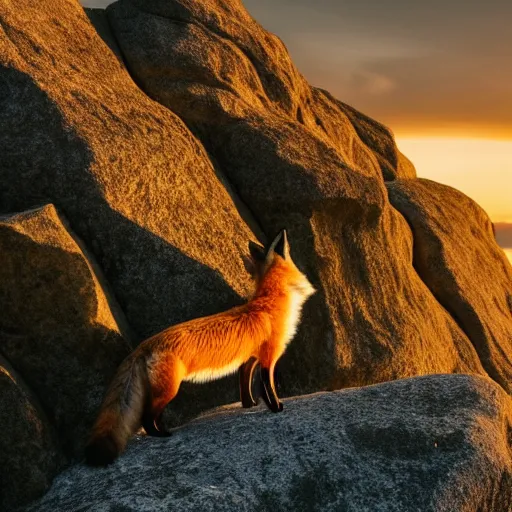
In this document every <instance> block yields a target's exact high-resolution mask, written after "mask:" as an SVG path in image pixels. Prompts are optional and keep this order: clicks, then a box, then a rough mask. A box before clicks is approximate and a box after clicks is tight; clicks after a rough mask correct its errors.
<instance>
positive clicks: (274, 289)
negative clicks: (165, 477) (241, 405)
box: [86, 234, 314, 465]
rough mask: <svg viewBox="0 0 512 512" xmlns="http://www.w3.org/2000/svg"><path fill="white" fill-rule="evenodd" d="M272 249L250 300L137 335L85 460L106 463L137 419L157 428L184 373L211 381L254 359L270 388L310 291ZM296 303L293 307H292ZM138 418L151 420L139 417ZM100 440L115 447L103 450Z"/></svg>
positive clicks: (288, 260) (287, 261)
mask: <svg viewBox="0 0 512 512" xmlns="http://www.w3.org/2000/svg"><path fill="white" fill-rule="evenodd" d="M284 240H285V242H286V234H284ZM286 243H287V242H286ZM271 256H272V257H271V258H270V257H269V256H267V259H266V260H265V263H264V264H263V263H260V266H261V267H262V268H261V269H260V275H259V278H257V286H256V292H255V294H254V296H253V298H252V299H251V300H249V302H247V303H246V304H244V305H242V306H238V307H235V308H232V309H230V310H228V311H225V312H222V313H219V314H216V315H211V316H208V317H203V318H197V319H194V320H190V321H188V322H184V323H181V324H178V325H175V326H172V327H169V328H168V329H165V330H164V331H162V332H160V333H158V334H156V335H154V336H152V337H151V338H149V339H147V340H146V341H144V342H142V343H141V344H140V345H139V347H138V348H137V349H136V350H135V351H134V352H133V353H132V354H131V355H130V356H129V357H128V358H127V359H126V360H125V361H124V362H123V363H122V365H121V366H120V368H119V370H118V373H117V375H116V377H115V378H114V381H113V382H112V384H111V385H110V387H109V390H108V391H107V395H106V398H105V400H104V403H103V406H102V409H101V411H100V414H99V417H98V419H97V421H96V424H95V425H94V427H93V432H92V436H91V440H90V441H89V444H88V446H87V448H86V456H87V460H88V462H89V463H91V464H99V465H103V464H108V463H110V462H111V461H112V460H113V459H114V458H115V457H116V456H117V455H118V454H119V453H120V452H121V451H122V450H123V449H124V447H125V445H126V442H127V440H128V438H129V437H130V435H132V433H133V432H134V430H136V429H137V428H138V427H139V426H140V424H141V422H142V423H143V424H144V427H145V428H146V430H151V431H156V432H159V431H160V429H161V427H160V425H159V422H160V416H161V414H162V411H163V409H164V408H165V406H166V405H167V404H168V403H169V402H170V401H171V400H172V399H173V398H174V397H175V396H176V394H177V393H178V390H179V387H180V384H181V382H182V381H184V380H191V381H196V382H206V381H208V380H214V379H217V378H220V377H223V376H224V375H227V374H229V373H233V372H234V371H236V370H238V368H239V367H240V366H241V365H242V364H243V363H245V362H246V361H248V360H249V359H250V358H255V359H256V360H258V361H259V362H260V364H261V366H262V368H265V369H268V370H269V371H270V386H271V388H272V389H271V391H272V392H273V394H274V395H275V388H274V382H273V370H274V366H275V364H276V362H277V361H278V359H279V358H280V357H281V355H282V354H283V352H284V351H285V349H286V346H287V344H288V342H289V341H290V340H291V337H292V336H293V334H294V332H295V330H294V329H295V325H293V326H292V328H290V318H291V316H293V315H295V317H296V322H298V317H299V314H300V306H302V303H303V302H304V301H305V300H306V299H307V297H308V296H309V295H310V294H311V293H313V292H314V290H313V288H312V287H311V285H310V284H309V282H308V281H307V279H306V277H305V276H304V275H303V274H302V273H301V272H300V271H299V270H298V269H297V267H296V266H295V265H294V263H293V261H292V260H291V258H289V257H286V258H285V257H281V256H279V255H278V254H273V253H272V254H271ZM254 263H255V265H256V264H258V262H254ZM294 297H295V299H294ZM297 297H299V299H300V300H299V299H297ZM295 303H297V305H298V306H297V308H298V311H297V312H295V311H291V309H292V308H294V307H295ZM292 320H293V318H292ZM276 400H277V395H276ZM267 403H268V402H267ZM281 408H282V406H281ZM145 415H146V416H145ZM144 417H149V418H150V420H151V423H147V422H146V423H144V421H143V418H144ZM148 433H149V432H148ZM155 435H156V434H155ZM105 439H108V441H105ZM105 445H108V447H110V446H115V449H110V448H109V449H108V450H107V453H104V454H103V455H102V453H103V452H104V451H105ZM112 452H115V453H112Z"/></svg>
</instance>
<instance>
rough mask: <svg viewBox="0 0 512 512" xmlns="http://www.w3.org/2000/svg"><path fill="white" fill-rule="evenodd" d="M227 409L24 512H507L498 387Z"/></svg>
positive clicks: (465, 385) (139, 446)
mask: <svg viewBox="0 0 512 512" xmlns="http://www.w3.org/2000/svg"><path fill="white" fill-rule="evenodd" d="M284 407H285V409H284V411H283V412H282V413H281V414H272V413H270V412H269V411H267V410H265V409H261V408H259V409H256V410H252V411H251V412H244V411H242V410H241V409H238V408H236V409H232V408H225V409H223V410H220V411H216V412H213V413H211V414H208V415H207V416H205V417H203V418H200V419H199V420H196V421H194V422H193V423H191V424H189V425H188V426H186V427H182V428H180V429H179V430H176V431H175V432H174V434H173V436H172V437H170V438H166V439H155V438H138V439H135V440H134V441H133V442H132V443H131V445H129V447H128V450H127V452H125V454H123V455H122V456H121V458H120V459H118V460H117V461H116V462H115V463H114V464H113V465H112V466H110V467H108V468H106V469H91V468H88V467H85V466H82V465H78V466H75V467H73V468H70V469H69V470H67V471H65V472H64V473H63V474H61V475H60V476H59V477H58V478H57V479H56V480H55V483H54V485H53V487H52V489H51V490H50V492H49V493H48V494H47V495H46V496H45V497H44V498H43V499H42V500H40V501H39V502H37V503H35V504H34V505H33V506H31V507H29V508H28V509H27V510H28V511H34V512H35V511H38V512H46V511H53V510H84V511H85V510H123V511H126V512H128V511H134V512H135V511H137V512H139V511H150V510H151V511H152V510H188V511H201V512H203V511H213V510H215V511H237V512H238V511H256V510H257V511H273V512H279V511H285V510H297V511H306V510H307V511H322V512H326V511H340V510H343V511H347V512H366V511H368V512H370V511H371V512H373V511H377V510H378V511H382V512H388V511H389V512H391V511H393V512H409V511H411V512H412V511H417V510H421V511H424V512H429V511H432V512H434V511H435V512H454V511H457V512H474V511H476V510H478V511H480V512H505V511H507V510H509V507H510V506H511V504H512V457H511V451H510V448H511V446H510V432H511V421H512V401H511V399H510V397H509V396H508V395H507V394H506V393H505V392H504V391H503V390H502V389H501V388H500V387H499V386H498V385H497V384H495V383H494V382H493V381H491V380H490V379H486V378H482V377H474V376H467V375H435V376H427V377H417V378H412V379H407V380H401V381H395V382H390V383H385V384H380V385H376V386H369V387H366V388H361V389H349V390H342V391H336V392H332V393H318V394H315V395H311V396H303V397H298V398H293V399H289V400H285V401H284Z"/></svg>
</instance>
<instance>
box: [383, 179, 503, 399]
mask: <svg viewBox="0 0 512 512" xmlns="http://www.w3.org/2000/svg"><path fill="white" fill-rule="evenodd" d="M388 190H389V198H390V200H391V203H392V204H393V206H394V207H395V208H396V209H397V210H399V211H400V212H401V213H402V214H403V215H404V217H405V218H406V219H407V222H408V223H409V224H410V226H411V229H412V231H413V236H414V255H413V263H414V266H415V268H416V270H417V272H418V274H419V276H420V277H421V279H422V280H423V281H424V282H425V284H426V285H427V286H428V287H429V289H430V290H431V291H432V293H433V295H434V296H435V297H436V299H437V300H438V301H439V303H440V304H442V306H443V307H444V308H445V309H446V310H447V311H448V312H449V313H450V315H451V316H452V317H453V318H454V319H456V321H457V323H458V325H459V326H460V327H461V328H462V330H463V331H464V332H465V333H466V335H467V337H468V338H469V339H470V340H471V343H472V344H473V346H474V347H475V349H476V351H477V353H478V355H479V357H480V361H481V362H482V365H483V367H484V368H485V370H486V371H487V373H488V374H489V376H491V377H492V378H493V379H494V380H495V381H496V382H498V383H499V384H501V385H502V386H503V388H504V389H505V390H507V391H508V392H509V393H510V392H512V361H511V358H510V356H511V354H512V267H511V265H510V263H509V261H508V260H507V257H506V256H505V254H503V251H502V250H501V249H500V247H499V246H498V244H497V242H496V240H495V238H494V233H493V227H492V223H491V221H490V219H489V217H488V215H487V214H486V213H485V211H484V210H483V209H482V208H480V207H479V206H478V205H477V204H476V203H475V202H474V201H473V200H472V199H470V198H469V197H467V196H466V195H464V194H463V193H462V192H459V191H458V190H455V189H454V188H451V187H448V186H446V185H441V184H439V183H435V182H433V181H430V180H425V179H416V180H397V181H394V182H392V183H388Z"/></svg>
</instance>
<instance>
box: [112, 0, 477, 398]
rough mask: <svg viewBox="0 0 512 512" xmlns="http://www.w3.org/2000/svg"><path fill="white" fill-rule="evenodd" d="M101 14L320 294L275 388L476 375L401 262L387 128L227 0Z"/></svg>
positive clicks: (143, 80)
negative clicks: (305, 70)
mask: <svg viewBox="0 0 512 512" xmlns="http://www.w3.org/2000/svg"><path fill="white" fill-rule="evenodd" d="M107 12H108V17H109V20H110V23H111V26H112V28H113V31H114V34H115V36H116V38H117V40H118V43H119V46H120V48H121V51H122V53H123V55H124V57H125V59H126V62H127V65H128V67H129V69H130V71H131V72H132V73H133V75H134V77H135V79H136V80H137V83H139V84H140V85H141V87H142V88H143V89H144V90H145V91H146V92H147V93H148V94H149V95H150V96H152V97H153V98H155V99H156V100H157V101H159V102H161V103H163V104H164V105H166V106H168V107H169V108H170V109H171V110H173V111H174V112H176V113H178V114H179V115H180V117H181V118H182V119H184V120H185V122H186V123H187V125H188V126H189V127H190V128H191V130H192V131H193V132H194V133H195V134H196V135H197V136H198V137H199V138H200V139H201V140H202V142H203V143H204V144H205V146H206V148H207V149H208V151H209V152H210V154H212V155H214V157H215V159H216V161H217V162H218V165H219V166H220V168H221V169H222V171H223V173H225V174H226V176H227V177H228V179H229V181H230V182H231V183H233V184H234V186H235V188H236V190H237V191H238V193H239V194H240V197H241V198H242V199H243V201H244V203H245V204H246V205H248V206H249V208H250V209H251V211H252V212H253V213H254V214H255V216H256V217H257V219H258V221H259V222H260V224H261V225H262V227H263V229H264V231H265V232H266V233H267V234H272V233H273V232H275V231H276V230H277V228H279V227H281V226H286V227H287V229H288V231H289V233H290V238H291V241H292V254H293V256H294V258H295V259H296V260H297V261H298V263H299V265H300V266H301V268H303V269H305V270H306V271H307V274H308V276H310V277H311V280H312V281H313V283H314V285H315V287H316V288H317V289H318V290H319V293H318V294H317V295H316V296H315V297H313V298H312V299H311V300H310V301H309V303H308V304H307V305H306V308H305V315H304V316H305V321H304V325H303V327H302V328H301V330H300V331H299V335H298V336H297V338H296V340H295V341H294V342H293V343H292V345H291V347H290V349H289V351H288V354H287V356H285V358H283V362H282V364H281V365H280V370H281V375H282V378H281V387H282V391H283V392H284V393H285V394H297V393H304V392H310V391H314V390H318V389H325V388H337V387H340V386H354V385H356V386H357V385H364V384H369V383H374V382H379V381H384V380H389V379H393V378H398V377H404V376H411V375H417V374H422V373H431V372H457V371H462V372H476V373H484V372H483V369H482V367H481V365H480V362H479V360H478V357H477V354H476V352H475V351H474V348H473V347H472V345H471V343H470V342H469V340H468V339H467V337H466V336H465V335H464V333H463V332H462V331H461V329H460V328H459V327H458V326H457V325H456V323H455V322H454V321H453V319H452V318H450V317H449V315H447V314H446V311H445V310H444V309H443V308H442V307H441V306H440V305H439V304H438V303H437V302H436V300H435V299H434V297H433V296H432V294H431V292H430V291H429V290H428V288H427V287H426V286H425V285H424V283H423V282H422V281H421V280H420V279H419V278H418V276H417V274H416V272H415V270H414V268H413V266H412V264H411V252H412V237H411V233H410V230H409V228H408V226H407V224H406V222H405V221H404V219H403V218H402V217H401V215H399V214H398V213H397V212H396V211H395V210H393V209H392V208H391V207H390V205H389V202H388V199H387V193H386V189H385V186H384V179H393V178H396V177H407V178H413V177H414V176H415V174H414V169H413V168H412V166H411V165H410V164H409V163H408V161H407V160H406V159H405V158H403V157H402V156H401V155H400V153H399V152H398V150H397V149H396V146H395V144H394V142H393V139H392V136H391V134H390V132H389V131H388V130H387V129H386V128H384V127H383V126H382V125H380V124H379V123H377V122H375V121H373V120H371V119H369V118H367V117H366V116H364V115H362V114H360V113H359V112H357V111H356V110H354V109H352V108H351V107H348V106H347V105H344V104H343V103H341V102H339V101H337V100H335V99H334V98H332V96H330V95H329V93H327V92H325V91H321V90H319V89H315V88H312V87H310V86H309V85H308V84H307V82H306V81H305V80H304V78H303V77H302V76H301V75H300V74H299V73H298V71H297V70H296V68H295V66H294V65H293V63H292V62H291V59H290V57H289V55H288V53H287V51H286V49H285V47H284V46H283V44H282V42H281V41H280V40H279V39H278V38H276V37H275V36H273V35H272V34H269V33H268V32H266V31H265V30H264V29H262V28H261V27H260V26H259V25H258V24H257V23H256V22H255V21H254V20H252V18H251V17H250V16H249V15H248V13H247V12H246V11H245V9H244V8H243V6H242V4H241V3H240V2H238V1H232V2H224V1H220V0H210V1H208V2H197V1H192V0H169V1H167V0H166V1H158V0H155V1H152V2H143V1H142V0H141V1H139V0H120V1H118V2H116V3H114V4H112V5H110V6H109V7H108V10H107Z"/></svg>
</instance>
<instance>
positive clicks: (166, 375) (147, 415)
mask: <svg viewBox="0 0 512 512" xmlns="http://www.w3.org/2000/svg"><path fill="white" fill-rule="evenodd" d="M183 376H184V369H183V364H182V363H181V361H179V360H177V359H176V357H174V356H170V357H167V358H165V359H164V358H162V359H161V360H160V361H158V362H157V363H156V364H155V366H154V368H153V371H152V378H150V382H151V400H150V401H149V402H148V404H147V407H146V411H145V412H144V415H143V417H142V426H143V427H144V430H145V431H146V434H148V435H150V436H155V437H167V436H170V435H171V434H170V432H168V431H167V430H166V429H165V427H164V426H163V425H162V413H163V410H164V409H165V406H166V405H167V404H168V403H169V402H170V401H171V400H172V399H173V398H174V397H175V396H176V395H177V394H178V390H179V388H180V384H181V381H182V379H183Z"/></svg>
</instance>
